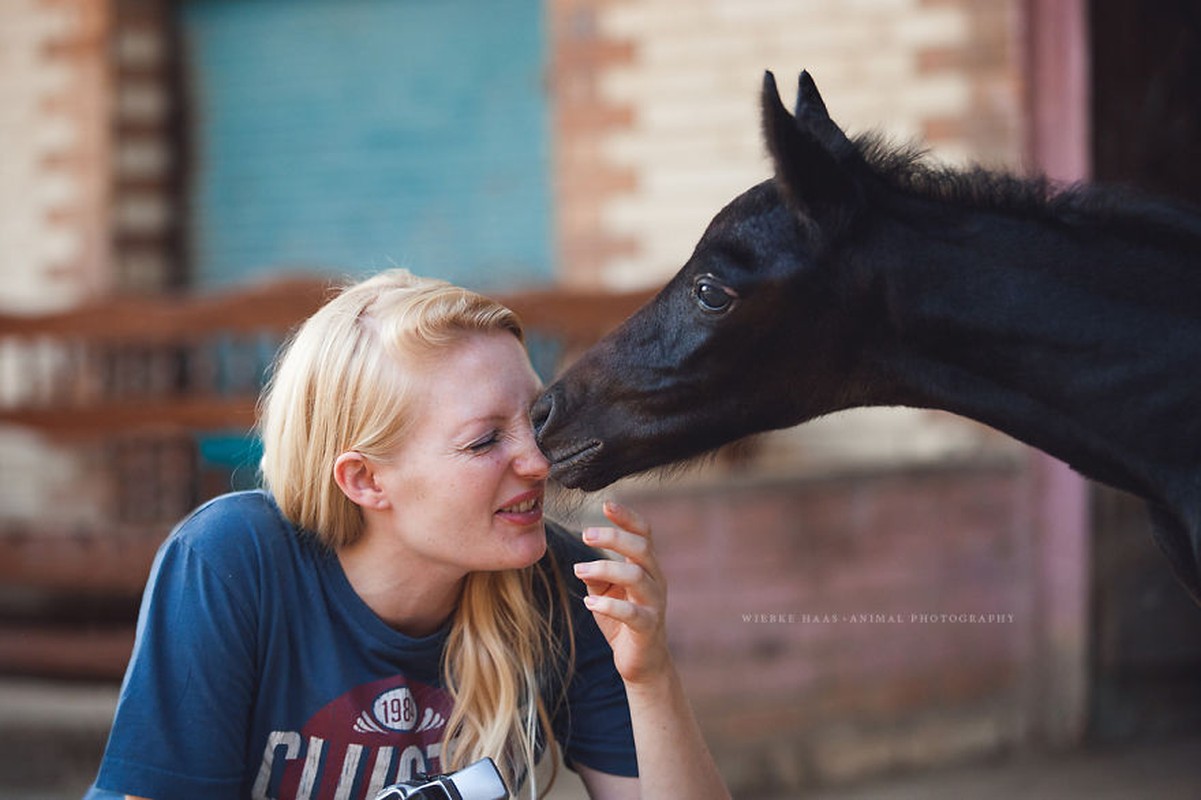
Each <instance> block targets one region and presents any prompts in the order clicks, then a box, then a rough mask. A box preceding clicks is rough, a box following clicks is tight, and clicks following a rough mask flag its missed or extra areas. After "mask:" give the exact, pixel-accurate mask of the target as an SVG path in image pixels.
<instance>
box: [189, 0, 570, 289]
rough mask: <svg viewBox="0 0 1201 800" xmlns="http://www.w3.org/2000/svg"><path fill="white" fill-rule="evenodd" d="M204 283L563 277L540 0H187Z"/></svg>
mask: <svg viewBox="0 0 1201 800" xmlns="http://www.w3.org/2000/svg"><path fill="white" fill-rule="evenodd" d="M181 26H182V31H183V41H184V43H185V47H186V63H187V80H188V88H189V93H190V95H191V96H190V104H191V105H190V114H191V118H192V120H194V124H193V125H192V126H191V136H192V139H193V140H192V142H191V150H192V164H191V196H190V210H189V220H188V224H189V232H190V243H191V244H190V255H191V264H192V271H193V282H194V283H196V284H199V285H210V286H211V285H218V284H228V283H232V282H237V281H241V280H244V279H246V278H248V277H252V276H257V275H262V274H265V273H273V272H279V271H282V270H288V269H295V268H307V269H313V268H316V269H320V270H323V271H327V272H332V273H335V274H349V275H363V274H368V273H371V272H374V271H377V270H379V269H383V268H387V267H389V266H404V267H408V268H410V269H412V270H413V271H414V272H417V273H420V274H426V275H437V276H439V277H444V278H447V279H449V280H452V281H456V282H461V283H465V284H467V285H470V286H474V287H479V288H483V289H489V288H505V287H511V286H513V285H516V284H529V283H534V282H539V281H544V280H547V279H549V278H550V276H551V274H552V265H551V252H552V248H551V241H550V239H551V209H550V190H549V160H550V156H549V141H548V115H547V107H546V99H545V92H544V89H543V70H544V53H545V48H544V42H545V35H544V30H543V19H542V7H541V3H540V2H539V0H186V2H184V3H183V4H182V5H181Z"/></svg>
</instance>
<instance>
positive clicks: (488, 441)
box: [467, 430, 500, 453]
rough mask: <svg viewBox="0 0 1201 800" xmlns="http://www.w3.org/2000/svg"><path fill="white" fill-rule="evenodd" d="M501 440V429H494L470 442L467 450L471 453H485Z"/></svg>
mask: <svg viewBox="0 0 1201 800" xmlns="http://www.w3.org/2000/svg"><path fill="white" fill-rule="evenodd" d="M499 441H500V431H498V430H492V431H489V432H488V433H486V434H484V435H483V436H481V437H480V438H478V439H475V440H474V441H472V442H471V443H470V444H468V445H467V450H468V451H469V452H471V453H484V452H487V451H488V450H491V449H492V447H493V446H494V445H495V444H496V443H497V442H499Z"/></svg>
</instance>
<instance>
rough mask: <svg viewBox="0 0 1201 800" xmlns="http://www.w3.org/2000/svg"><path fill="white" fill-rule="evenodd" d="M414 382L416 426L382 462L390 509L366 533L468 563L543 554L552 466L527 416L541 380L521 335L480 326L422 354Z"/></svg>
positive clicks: (500, 565) (484, 564)
mask: <svg viewBox="0 0 1201 800" xmlns="http://www.w3.org/2000/svg"><path fill="white" fill-rule="evenodd" d="M413 386H414V387H415V391H414V397H413V404H412V406H411V408H412V411H413V413H414V415H415V416H414V418H413V425H412V426H411V427H410V429H409V431H408V433H407V435H406V437H405V441H404V443H403V444H402V445H401V446H400V448H399V449H398V450H397V452H396V453H395V454H394V455H393V456H392V457H390V458H389V459H388V460H387V462H386V463H380V462H376V464H377V469H376V476H377V480H378V481H379V483H380V485H381V488H382V489H383V491H384V492H385V496H386V497H387V500H388V507H387V512H386V513H385V514H383V515H380V516H378V517H377V518H376V521H377V522H379V523H380V527H381V528H382V529H381V530H378V531H375V532H372V531H370V530H369V531H368V533H369V534H371V535H375V534H384V535H385V536H390V537H395V544H398V545H401V546H402V549H403V550H404V551H407V552H408V553H410V554H412V555H417V556H420V557H422V558H424V559H426V560H428V561H431V562H432V563H433V564H439V565H441V566H444V567H450V568H452V569H462V570H464V571H474V570H496V569H511V568H518V567H525V566H528V565H530V564H532V563H534V562H535V561H537V560H538V559H539V558H541V557H542V554H543V553H544V552H545V550H546V531H545V529H544V527H543V524H542V500H543V495H544V493H545V489H546V477H547V473H548V471H549V464H548V463H547V460H546V458H545V457H544V456H543V455H542V452H541V451H540V450H539V449H538V445H537V443H536V442H535V440H534V432H533V429H532V428H531V426H530V420H529V409H530V406H531V404H532V403H533V402H534V398H535V397H536V396H537V394H538V391H539V389H540V386H541V383H540V381H539V379H538V376H537V374H536V373H535V372H534V369H533V367H531V366H530V361H529V358H528V356H527V355H526V352H525V348H524V347H523V346H522V344H521V342H519V341H518V340H517V338H516V337H515V336H513V335H512V334H511V333H507V332H496V333H481V334H473V335H471V336H469V337H468V338H467V339H465V340H463V341H461V342H459V343H458V344H456V345H455V346H453V347H452V348H450V349H449V350H447V351H445V352H440V353H438V354H437V355H436V356H435V357H434V358H432V359H429V360H428V361H424V362H422V366H420V367H419V369H418V372H417V374H416V376H415V380H414V381H413ZM370 524H371V523H370V522H369V526H370Z"/></svg>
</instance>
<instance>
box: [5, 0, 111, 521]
mask: <svg viewBox="0 0 1201 800" xmlns="http://www.w3.org/2000/svg"><path fill="white" fill-rule="evenodd" d="M109 21H110V20H109V16H108V4H107V3H105V2H102V1H101V0H5V2H3V3H0V152H2V153H3V158H0V312H5V311H20V312H38V311H50V310H56V309H61V308H66V307H69V306H72V305H75V304H78V303H79V302H81V301H83V300H85V299H87V298H89V297H92V296H95V295H97V294H100V293H102V292H104V291H107V289H108V288H109V287H110V285H111V275H110V271H109V264H110V260H109V257H110V249H109V229H108V223H109V217H108V214H109V202H110V200H109V182H108V172H107V169H106V165H107V164H108V163H109V153H110V129H109V124H108V123H109V114H110V103H109V98H110V92H109V81H108V70H107V46H108V39H107V37H108V26H109ZM35 356H36V357H42V358H48V359H53V358H55V357H56V354H55V353H53V352H48V351H47V352H41V353H37V354H30V353H15V352H9V351H6V350H5V349H4V348H0V391H2V393H3V395H4V396H5V397H8V396H11V394H12V393H13V392H21V391H24V390H27V389H28V388H29V387H28V386H27V385H26V383H27V381H26V380H25V379H26V373H25V371H24V370H23V364H25V363H26V362H25V359H28V358H30V357H35ZM94 466H95V465H93V467H94ZM88 474H89V469H88V466H87V464H85V463H84V460H82V459H81V458H80V457H79V456H78V454H76V453H75V452H72V451H70V450H67V449H63V448H60V447H55V446H53V445H51V444H50V443H48V442H44V441H40V440H39V439H38V438H37V437H35V436H33V435H32V434H29V433H27V432H23V431H11V430H0V519H3V520H11V519H22V520H37V521H40V522H45V523H49V524H55V523H73V522H77V521H82V520H87V519H89V518H91V517H93V516H94V515H95V513H96V510H97V502H98V498H97V497H95V496H93V490H94V489H95V487H94V486H93V485H92V484H91V483H89V480H88ZM64 498H71V501H70V502H64Z"/></svg>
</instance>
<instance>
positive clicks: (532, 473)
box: [513, 428, 550, 480]
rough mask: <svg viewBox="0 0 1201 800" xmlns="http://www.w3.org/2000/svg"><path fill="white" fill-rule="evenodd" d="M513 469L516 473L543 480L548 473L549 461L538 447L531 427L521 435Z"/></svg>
mask: <svg viewBox="0 0 1201 800" xmlns="http://www.w3.org/2000/svg"><path fill="white" fill-rule="evenodd" d="M513 469H514V470H515V471H516V472H517V474H518V475H521V476H522V477H526V478H533V479H534V480H543V479H544V478H546V477H547V476H548V475H550V462H549V461H547V460H546V456H544V455H543V454H542V451H541V450H540V449H539V448H538V441H537V440H536V439H535V438H534V431H533V429H532V428H530V429H529V430H527V431H526V432H525V434H524V435H523V436H522V437H521V449H520V450H519V452H518V453H517V456H516V458H514V459H513Z"/></svg>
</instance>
